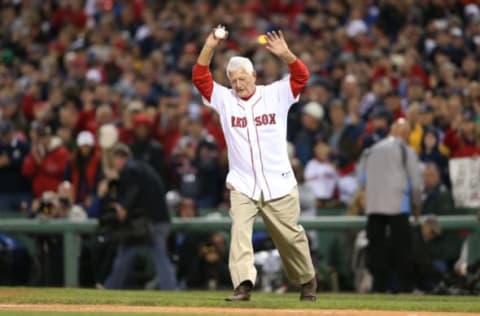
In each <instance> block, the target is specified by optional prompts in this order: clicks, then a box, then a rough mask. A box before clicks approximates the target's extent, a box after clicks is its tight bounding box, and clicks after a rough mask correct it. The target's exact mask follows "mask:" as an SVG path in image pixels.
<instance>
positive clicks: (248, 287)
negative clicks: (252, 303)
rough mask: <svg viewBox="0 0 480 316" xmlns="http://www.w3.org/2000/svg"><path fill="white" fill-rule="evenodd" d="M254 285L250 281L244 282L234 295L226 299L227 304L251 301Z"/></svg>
mask: <svg viewBox="0 0 480 316" xmlns="http://www.w3.org/2000/svg"><path fill="white" fill-rule="evenodd" d="M252 287H253V284H252V283H251V282H250V281H244V282H242V283H240V285H239V286H237V288H236V289H235V290H234V291H233V294H232V295H230V296H227V297H225V301H227V302H240V301H249V300H250V292H251V291H252Z"/></svg>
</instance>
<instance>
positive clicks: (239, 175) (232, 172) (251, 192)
mask: <svg viewBox="0 0 480 316" xmlns="http://www.w3.org/2000/svg"><path fill="white" fill-rule="evenodd" d="M296 101H298V96H297V97H294V96H293V93H292V89H291V87H290V81H289V78H288V77H287V78H285V79H283V80H279V81H275V82H273V83H271V84H269V85H266V86H257V87H256V91H255V93H254V94H253V96H251V97H250V98H249V99H248V100H242V99H241V98H239V97H238V96H237V95H236V94H235V92H234V91H233V90H232V89H228V88H226V87H224V86H222V85H220V84H218V83H216V82H214V84H213V91H212V96H211V98H210V102H209V101H208V100H206V99H205V98H204V102H205V104H206V105H208V106H210V107H212V108H214V109H215V110H216V111H217V112H218V113H219V114H220V120H221V124H222V129H223V132H224V134H225V140H226V142H227V149H228V164H229V172H228V176H227V183H228V184H230V185H231V186H233V188H235V190H237V191H240V192H242V193H243V194H245V195H247V196H249V197H250V198H252V199H254V200H257V201H258V200H259V199H260V196H261V194H262V193H263V198H264V199H265V200H266V201H268V200H272V199H276V198H280V197H283V196H285V195H287V194H288V193H289V192H290V191H291V190H292V189H293V187H294V186H295V185H296V183H297V182H296V180H295V176H294V174H293V171H292V167H291V165H290V161H289V158H288V153H287V114H288V110H289V109H290V106H291V105H292V104H293V103H295V102H296Z"/></svg>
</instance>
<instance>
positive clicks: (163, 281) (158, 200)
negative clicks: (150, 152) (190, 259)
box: [105, 144, 176, 290]
mask: <svg viewBox="0 0 480 316" xmlns="http://www.w3.org/2000/svg"><path fill="white" fill-rule="evenodd" d="M113 167H114V169H115V171H117V172H118V191H117V197H118V200H117V201H116V202H113V203H111V204H110V207H109V209H110V211H114V214H115V215H116V221H112V225H114V226H115V227H117V229H116V231H115V230H112V231H111V232H112V233H113V234H114V235H115V236H116V238H118V242H119V247H118V249H117V254H116V257H115V260H114V263H113V267H112V271H111V273H110V275H109V276H108V278H107V280H106V281H105V287H106V288H110V289H121V288H125V286H126V285H127V281H128V274H129V272H130V271H131V270H132V268H133V263H134V259H135V258H136V256H137V255H138V254H139V253H140V252H142V251H143V250H145V249H146V250H147V251H148V252H149V253H150V254H151V255H152V259H153V261H154V265H155V270H156V273H157V280H158V287H159V288H160V289H165V290H173V289H175V288H176V279H175V274H174V271H173V267H172V265H171V262H170V260H169V257H168V254H167V249H166V239H167V237H168V234H169V230H170V224H169V222H170V217H169V214H168V212H167V206H166V203H165V190H164V185H163V183H162V181H161V179H160V177H159V176H158V175H157V174H156V173H155V171H154V170H153V169H152V167H150V166H149V165H148V164H146V163H145V162H142V161H134V160H132V154H131V152H130V149H129V148H128V147H127V146H126V145H124V144H118V145H116V146H115V147H114V148H113Z"/></svg>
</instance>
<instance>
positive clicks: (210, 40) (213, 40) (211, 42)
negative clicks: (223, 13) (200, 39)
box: [205, 24, 228, 48]
mask: <svg viewBox="0 0 480 316" xmlns="http://www.w3.org/2000/svg"><path fill="white" fill-rule="evenodd" d="M217 28H221V29H224V30H225V26H223V25H221V24H219V25H217V27H216V28H214V29H212V31H211V32H210V33H209V34H208V36H207V39H206V40H205V46H208V47H211V48H214V47H216V46H217V45H218V43H220V42H221V41H223V40H225V39H226V38H227V37H228V31H226V30H225V32H226V36H225V38H217V37H215V34H214V32H215V29H217Z"/></svg>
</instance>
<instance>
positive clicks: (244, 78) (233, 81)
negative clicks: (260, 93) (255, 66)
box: [228, 68, 257, 98]
mask: <svg viewBox="0 0 480 316" xmlns="http://www.w3.org/2000/svg"><path fill="white" fill-rule="evenodd" d="M228 77H229V78H228V80H229V81H230V85H231V86H232V89H233V90H234V91H235V93H236V94H237V95H238V96H239V97H240V98H248V97H249V96H251V95H252V94H253V93H254V92H255V80H256V79H257V75H256V74H255V72H254V73H249V72H247V71H246V70H245V69H243V68H239V69H237V70H234V71H230V72H229V73H228Z"/></svg>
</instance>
